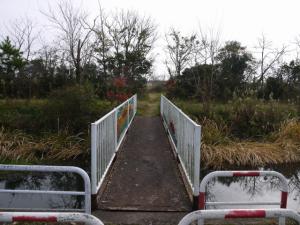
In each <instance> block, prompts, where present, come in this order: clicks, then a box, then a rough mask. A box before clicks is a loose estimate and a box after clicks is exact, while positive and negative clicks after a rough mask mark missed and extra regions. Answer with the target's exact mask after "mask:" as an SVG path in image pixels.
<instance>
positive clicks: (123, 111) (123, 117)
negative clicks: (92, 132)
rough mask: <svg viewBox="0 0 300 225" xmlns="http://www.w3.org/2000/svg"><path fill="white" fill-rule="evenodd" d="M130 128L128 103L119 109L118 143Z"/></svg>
mask: <svg viewBox="0 0 300 225" xmlns="http://www.w3.org/2000/svg"><path fill="white" fill-rule="evenodd" d="M127 126H128V103H125V104H123V105H122V106H121V107H119V108H118V109H117V133H118V142H119V140H120V138H121V137H122V134H123V133H124V131H125V130H126V128H127Z"/></svg>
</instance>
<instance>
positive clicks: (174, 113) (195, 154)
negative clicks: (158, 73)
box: [160, 95, 201, 205]
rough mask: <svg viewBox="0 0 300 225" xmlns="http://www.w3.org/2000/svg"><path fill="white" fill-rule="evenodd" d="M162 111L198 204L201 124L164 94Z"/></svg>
mask: <svg viewBox="0 0 300 225" xmlns="http://www.w3.org/2000/svg"><path fill="white" fill-rule="evenodd" d="M160 113H161V117H162V118H163V122H164V126H165V128H166V130H167V132H168V134H169V138H170V140H171V143H172V145H173V147H174V149H175V151H176V153H177V155H178V158H179V161H180V163H181V165H182V167H183V169H184V173H185V175H186V177H187V180H188V182H189V185H190V187H191V189H192V191H193V196H194V203H196V204H197V202H198V197H199V180H200V143H201V126H200V125H198V124H197V123H195V122H194V121H193V120H192V119H191V118H189V117H188V116H187V115H186V114H185V113H183V112H182V111H181V110H180V109H179V108H178V107H177V106H175V105H174V104H173V103H172V102H171V101H170V100H168V99H167V98H166V97H165V96H163V95H162V96H161V100H160ZM196 204H195V205H196Z"/></svg>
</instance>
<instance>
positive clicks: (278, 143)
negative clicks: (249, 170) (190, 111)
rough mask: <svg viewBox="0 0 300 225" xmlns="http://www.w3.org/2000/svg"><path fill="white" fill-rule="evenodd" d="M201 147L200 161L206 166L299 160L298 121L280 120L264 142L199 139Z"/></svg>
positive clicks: (256, 164)
mask: <svg viewBox="0 0 300 225" xmlns="http://www.w3.org/2000/svg"><path fill="white" fill-rule="evenodd" d="M204 140H205V139H204ZM201 149H202V151H201V159H202V165H203V166H204V167H206V168H214V169H224V168H226V167H228V166H237V167H239V166H250V167H258V166H265V165H267V164H281V163H291V162H300V122H299V121H298V120H296V119H292V120H288V121H285V122H283V123H282V124H281V126H280V129H279V130H278V131H276V132H274V133H273V134H272V137H271V138H270V139H269V140H266V141H264V142H254V141H237V140H226V142H222V143H219V144H218V143H217V144H206V143H203V144H202V146H201Z"/></svg>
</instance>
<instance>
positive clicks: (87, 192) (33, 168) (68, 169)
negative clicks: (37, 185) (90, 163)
mask: <svg viewBox="0 0 300 225" xmlns="http://www.w3.org/2000/svg"><path fill="white" fill-rule="evenodd" d="M0 171H21V172H25V171H26V172H63V173H76V174H79V175H80V176H81V177H82V179H83V181H84V191H53V190H15V189H0V193H15V194H48V195H49V194H56V195H77V196H78V195H79V196H80V195H81V196H84V198H85V202H84V211H85V212H86V213H89V214H90V213H91V183H90V178H89V176H88V174H87V173H86V172H85V171H84V170H83V169H81V168H79V167H74V166H41V165H3V164H0ZM19 210H20V209H19ZM29 210H32V209H29ZM64 210H65V211H66V210H70V211H75V209H64ZM57 211H60V210H59V209H57ZM1 213H2V212H1Z"/></svg>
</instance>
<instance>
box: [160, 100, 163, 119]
mask: <svg viewBox="0 0 300 225" xmlns="http://www.w3.org/2000/svg"><path fill="white" fill-rule="evenodd" d="M160 115H161V116H162V115H163V96H162V95H160Z"/></svg>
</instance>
